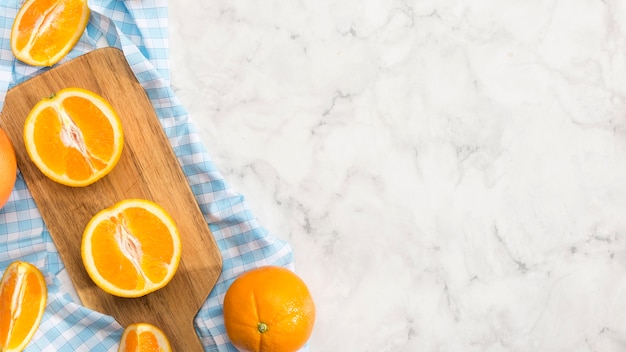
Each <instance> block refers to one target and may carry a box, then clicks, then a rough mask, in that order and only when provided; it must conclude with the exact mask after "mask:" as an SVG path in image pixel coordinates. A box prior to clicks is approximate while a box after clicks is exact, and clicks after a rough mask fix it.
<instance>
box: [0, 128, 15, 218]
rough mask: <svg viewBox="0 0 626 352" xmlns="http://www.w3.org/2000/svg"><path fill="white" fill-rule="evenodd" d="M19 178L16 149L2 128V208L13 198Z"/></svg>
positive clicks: (0, 156)
mask: <svg viewBox="0 0 626 352" xmlns="http://www.w3.org/2000/svg"><path fill="white" fill-rule="evenodd" d="M16 177H17V161H16V159H15V149H13V144H12V143H11V140H10V139H9V136H7V134H6V132H4V130H3V129H1V128H0V208H2V207H3V206H4V205H5V204H6V202H7V201H8V200H9V197H10V196H11V192H12V191H13V187H15V179H16Z"/></svg>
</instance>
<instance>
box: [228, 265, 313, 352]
mask: <svg viewBox="0 0 626 352" xmlns="http://www.w3.org/2000/svg"><path fill="white" fill-rule="evenodd" d="M223 308H224V325H225V327H226V333H227V334H228V337H229V338H230V341H231V342H232V344H233V345H234V346H235V347H237V349H239V350H240V351H246V352H294V351H297V350H298V349H300V348H301V347H302V346H304V344H305V343H306V342H307V341H308V339H309V337H310V336H311V333H312V332H313V325H314V323H315V304H314V303H313V298H312V297H311V294H310V292H309V289H308V287H307V286H306V284H305V283H304V281H302V279H301V278H300V277H299V276H297V275H296V274H295V273H294V272H292V271H291V270H289V269H286V268H283V267H279V266H264V267H260V268H256V269H252V270H250V271H247V272H245V273H243V274H241V275H240V276H239V277H238V278H237V279H235V281H234V282H233V283H232V285H231V286H230V287H229V288H228V290H227V291H226V296H225V297H224V307H223Z"/></svg>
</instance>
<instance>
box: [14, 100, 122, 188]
mask: <svg viewBox="0 0 626 352" xmlns="http://www.w3.org/2000/svg"><path fill="white" fill-rule="evenodd" d="M24 144H25V145H26V151H27V152H28V155H29V156H30V159H31V160H32V161H33V163H34V164H35V165H36V166H37V168H38V169H39V170H41V172H42V173H43V174H44V175H46V176H48V177H49V178H50V179H52V180H53V181H56V182H58V183H61V184H64V185H66V186H73V187H84V186H88V185H90V184H92V183H94V182H96V181H98V180H99V179H101V178H102V177H104V176H105V175H106V174H108V173H109V172H110V171H111V170H112V169H113V168H114V167H115V165H116V164H117V162H118V161H119V159H120V156H121V155H122V149H123V145H124V132H123V130H122V123H121V121H120V118H119V116H118V115H117V113H116V112H115V110H114V109H113V107H112V106H111V105H110V104H109V103H108V102H107V101H106V100H105V99H104V98H102V97H101V96H99V95H98V94H96V93H94V92H91V91H88V90H85V89H82V88H65V89H62V90H61V91H59V92H58V93H56V94H54V95H52V96H50V97H48V98H44V99H42V100H41V101H40V102H39V103H37V104H36V105H35V106H34V107H33V109H32V110H31V111H30V113H29V114H28V117H27V118H26V122H25V123H24Z"/></svg>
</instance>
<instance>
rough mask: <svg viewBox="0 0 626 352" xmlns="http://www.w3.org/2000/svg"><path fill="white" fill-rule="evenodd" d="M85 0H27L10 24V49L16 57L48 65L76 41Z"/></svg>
mask: <svg viewBox="0 0 626 352" xmlns="http://www.w3.org/2000/svg"><path fill="white" fill-rule="evenodd" d="M89 14H90V11H89V7H88V6H87V0H27V1H26V2H24V4H23V5H22V7H21V8H20V10H19V11H18V13H17V16H16V17H15V21H14V22H13V27H12V28H11V50H12V51H13V55H15V57H17V58H18V59H19V60H20V61H22V62H25V63H27V64H29V65H33V66H52V65H54V64H56V63H57V62H59V61H60V60H61V59H62V58H63V57H64V56H65V55H67V53H68V52H69V51H70V50H72V48H73V47H74V46H75V45H76V43H77V42H78V40H79V39H80V37H81V35H82V34H83V32H84V31H85V27H87V23H88V21H89Z"/></svg>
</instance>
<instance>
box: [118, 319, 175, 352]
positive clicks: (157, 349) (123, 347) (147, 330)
mask: <svg viewBox="0 0 626 352" xmlns="http://www.w3.org/2000/svg"><path fill="white" fill-rule="evenodd" d="M171 351H172V348H171V347H170V342H169V341H168V339H167V336H165V334H164V333H163V331H161V329H159V328H157V327H156V326H154V325H152V324H148V323H137V324H131V325H128V326H127V327H126V329H124V333H123V334H122V338H121V340H120V347H119V349H118V352H171Z"/></svg>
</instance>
